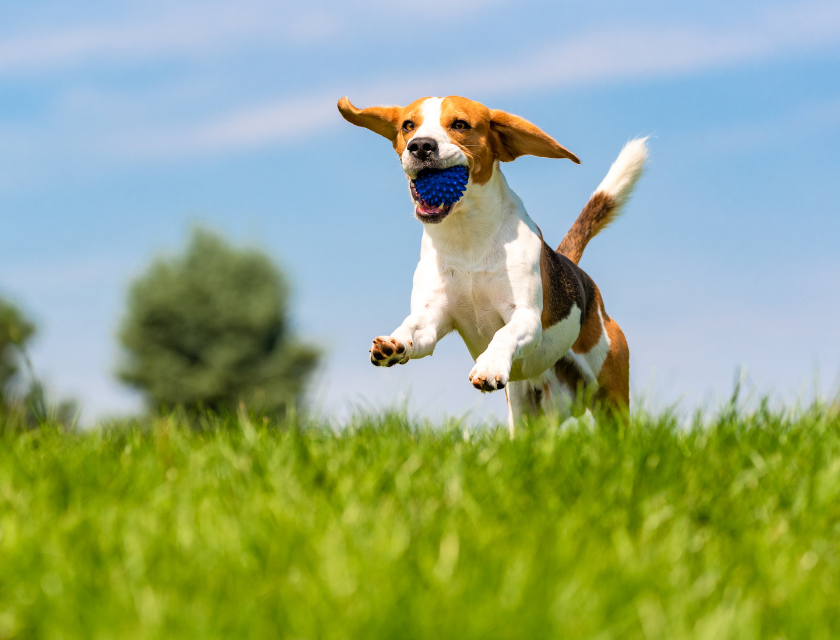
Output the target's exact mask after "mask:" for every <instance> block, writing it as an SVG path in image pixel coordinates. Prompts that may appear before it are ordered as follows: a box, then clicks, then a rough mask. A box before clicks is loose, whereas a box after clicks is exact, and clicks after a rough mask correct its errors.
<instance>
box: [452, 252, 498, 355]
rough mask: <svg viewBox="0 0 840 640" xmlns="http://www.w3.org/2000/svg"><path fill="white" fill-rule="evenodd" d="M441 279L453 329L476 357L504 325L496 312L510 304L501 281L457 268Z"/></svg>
mask: <svg viewBox="0 0 840 640" xmlns="http://www.w3.org/2000/svg"><path fill="white" fill-rule="evenodd" d="M444 277H445V281H446V293H447V298H448V300H449V303H450V305H451V306H450V314H451V316H452V320H453V325H454V328H455V330H456V331H457V332H458V333H459V334H460V335H461V337H462V338H463V340H464V343H465V344H466V345H467V349H469V351H470V354H471V355H472V356H473V358H477V357H478V356H479V355H480V354H481V353H483V352H484V351H485V349H487V345H489V344H490V341H491V340H492V339H493V336H494V335H495V334H496V332H497V331H498V330H499V329H501V328H502V327H503V326H504V324H505V320H504V318H503V317H502V315H501V314H500V313H499V311H498V309H499V306H500V304H501V305H505V304H509V303H508V301H507V300H506V298H505V296H504V288H505V287H504V283H503V280H504V279H503V278H500V277H499V274H496V273H492V272H487V271H467V270H460V269H459V270H456V269H449V270H447V272H446V274H445V276H444Z"/></svg>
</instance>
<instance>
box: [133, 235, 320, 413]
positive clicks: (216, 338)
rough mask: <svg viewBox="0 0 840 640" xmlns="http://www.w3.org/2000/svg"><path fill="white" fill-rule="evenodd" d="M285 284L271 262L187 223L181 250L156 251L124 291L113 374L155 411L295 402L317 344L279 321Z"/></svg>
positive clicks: (283, 316) (270, 407) (269, 408)
mask: <svg viewBox="0 0 840 640" xmlns="http://www.w3.org/2000/svg"><path fill="white" fill-rule="evenodd" d="M288 299H289V287H288V284H287V282H286V280H285V278H284V277H283V275H282V274H281V273H280V271H279V270H278V269H277V268H276V267H275V266H274V265H273V264H272V262H271V261H270V260H269V259H268V258H267V257H266V256H264V255H263V254H261V253H259V252H257V251H253V250H242V249H237V248H234V247H232V246H231V245H229V244H228V243H227V242H225V241H224V240H223V239H222V238H221V237H219V236H218V235H215V234H213V233H211V232H208V231H206V230H196V231H195V232H194V233H193V235H192V237H191V240H190V243H189V246H188V247H187V250H186V253H185V254H184V255H182V256H180V257H175V258H172V259H159V260H157V261H155V262H154V263H153V264H152V266H151V267H150V268H149V270H148V271H147V272H146V273H145V274H144V275H143V276H141V277H140V278H139V279H138V280H136V281H135V282H134V283H133V285H132V286H131V288H130V290H129V295H128V311H127V314H126V316H125V319H124V321H123V323H122V327H121V330H120V334H119V337H120V341H121V342H122V345H123V347H124V348H125V351H126V355H127V358H126V360H125V363H124V364H123V366H122V367H121V368H120V370H119V372H118V375H119V377H120V379H121V380H123V381H124V382H125V383H127V384H129V385H131V386H134V387H135V388H137V389H140V390H141V391H142V392H143V393H144V394H145V396H146V399H147V401H148V403H149V405H150V406H151V407H152V408H153V409H155V410H159V409H162V408H165V407H174V406H177V405H180V406H184V407H185V408H187V409H190V410H192V409H200V408H208V409H215V410H220V409H234V410H235V408H236V407H237V406H238V405H239V403H240V402H244V403H245V404H246V405H247V406H248V407H249V408H252V409H254V410H256V411H263V412H267V413H278V412H282V411H284V410H285V409H286V408H287V405H288V404H289V403H297V402H298V401H299V399H300V397H301V394H302V393H303V391H304V388H305V386H306V382H307V380H308V378H309V376H310V374H311V373H312V371H313V369H314V367H315V365H316V363H317V360H318V352H317V350H316V349H314V348H313V347H311V346H308V345H305V344H302V343H300V342H298V341H297V340H296V339H295V338H294V336H293V335H292V333H291V331H290V327H289V322H288V317H287V316H288Z"/></svg>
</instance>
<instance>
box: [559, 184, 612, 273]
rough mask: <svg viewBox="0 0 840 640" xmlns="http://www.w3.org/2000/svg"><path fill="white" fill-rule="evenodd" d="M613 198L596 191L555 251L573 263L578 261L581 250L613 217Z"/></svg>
mask: <svg viewBox="0 0 840 640" xmlns="http://www.w3.org/2000/svg"><path fill="white" fill-rule="evenodd" d="M615 210H616V202H615V200H614V199H613V198H612V197H610V196H608V195H607V194H605V193H596V194H594V195H593V196H592V197H591V198H590V199H589V202H587V203H586V206H585V207H584V208H583V211H581V212H580V215H579V216H578V218H577V220H575V222H574V224H573V225H572V228H571V229H569V232H568V233H567V234H566V237H565V238H563V242H561V243H560V246H559V247H557V251H558V252H560V253H562V254H563V255H564V256H566V257H567V258H569V260H571V261H572V262H574V263H575V264H577V263H579V262H580V259H581V257H582V256H583V250H584V249H585V248H586V245H587V244H588V243H589V241H590V240H592V238H594V237H595V236H597V235H598V234H599V233H600V232H601V231H602V230H603V229H604V228H605V227H606V226H607V225H609V224H610V223H611V222H612V221H613V220H614V219H615V216H614V215H613V214H614V213H615Z"/></svg>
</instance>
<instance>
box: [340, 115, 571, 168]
mask: <svg viewBox="0 0 840 640" xmlns="http://www.w3.org/2000/svg"><path fill="white" fill-rule="evenodd" d="M346 117H347V116H345V118H346ZM490 129H491V130H492V131H494V132H495V133H496V138H497V141H496V145H494V146H495V147H496V155H497V156H498V157H499V160H501V161H502V162H510V161H511V160H516V158H518V157H519V156H526V155H529V156H539V157H541V158H568V159H569V160H571V161H572V162H574V163H575V164H580V160H578V157H577V156H576V155H575V154H574V153H572V152H571V151H569V150H568V149H566V147H562V146H560V145H559V144H557V141H556V140H555V139H554V138H552V137H551V136H550V135H548V134H547V133H546V132H545V131H543V130H542V129H540V128H539V127H537V126H535V125H533V124H531V123H530V122H528V121H527V120H525V118H520V117H519V116H515V115H513V114H510V113H507V112H505V111H499V110H498V109H491V110H490Z"/></svg>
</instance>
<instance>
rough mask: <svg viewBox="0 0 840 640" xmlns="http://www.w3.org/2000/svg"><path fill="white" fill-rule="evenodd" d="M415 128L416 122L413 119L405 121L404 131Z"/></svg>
mask: <svg viewBox="0 0 840 640" xmlns="http://www.w3.org/2000/svg"><path fill="white" fill-rule="evenodd" d="M413 129H414V123H413V122H412V121H411V120H406V121H405V122H403V131H412V130H413Z"/></svg>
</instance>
